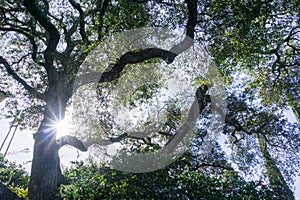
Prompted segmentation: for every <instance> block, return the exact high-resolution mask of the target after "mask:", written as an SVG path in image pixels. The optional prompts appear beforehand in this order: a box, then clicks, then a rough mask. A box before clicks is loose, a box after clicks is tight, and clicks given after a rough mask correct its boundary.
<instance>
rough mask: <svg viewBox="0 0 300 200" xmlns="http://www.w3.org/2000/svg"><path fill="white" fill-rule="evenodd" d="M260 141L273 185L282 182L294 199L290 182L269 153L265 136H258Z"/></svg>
mask: <svg viewBox="0 0 300 200" xmlns="http://www.w3.org/2000/svg"><path fill="white" fill-rule="evenodd" d="M258 142H259V147H260V151H261V153H262V155H263V157H264V163H265V167H266V170H267V175H268V179H269V182H270V184H271V185H276V184H280V185H282V186H283V187H284V188H285V189H286V190H287V192H288V194H289V197H290V198H291V199H294V196H293V192H292V191H291V189H290V188H289V186H288V184H287V183H286V182H285V180H284V178H283V176H282V174H281V172H280V170H279V169H278V167H277V165H276V163H275V161H274V160H273V158H272V156H271V155H270V153H269V150H268V146H267V144H266V141H265V140H264V138H263V137H260V136H258Z"/></svg>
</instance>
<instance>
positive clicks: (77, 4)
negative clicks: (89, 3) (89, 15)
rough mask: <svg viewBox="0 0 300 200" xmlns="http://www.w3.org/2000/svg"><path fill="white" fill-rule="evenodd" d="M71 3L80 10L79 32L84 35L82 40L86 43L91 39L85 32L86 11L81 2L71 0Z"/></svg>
mask: <svg viewBox="0 0 300 200" xmlns="http://www.w3.org/2000/svg"><path fill="white" fill-rule="evenodd" d="M69 2H70V4H71V5H72V6H73V8H75V9H76V10H77V11H78V12H79V32H80V35H81V37H82V40H83V41H84V42H86V43H89V40H88V38H87V36H86V32H85V22H84V13H83V10H82V8H81V6H80V4H79V3H76V2H75V1H74V0H69Z"/></svg>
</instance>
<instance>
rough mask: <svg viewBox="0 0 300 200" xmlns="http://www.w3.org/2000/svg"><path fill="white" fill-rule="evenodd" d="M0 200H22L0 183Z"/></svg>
mask: <svg viewBox="0 0 300 200" xmlns="http://www.w3.org/2000/svg"><path fill="white" fill-rule="evenodd" d="M0 200H24V199H23V198H21V197H19V196H18V195H17V194H16V193H14V192H12V191H10V190H9V189H8V188H7V187H6V186H5V185H4V184H3V183H1V182H0Z"/></svg>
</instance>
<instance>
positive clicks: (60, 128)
mask: <svg viewBox="0 0 300 200" xmlns="http://www.w3.org/2000/svg"><path fill="white" fill-rule="evenodd" d="M55 129H56V131H57V134H56V138H60V137H62V136H64V135H68V134H69V123H68V121H67V120H65V119H64V120H61V121H58V122H57V123H56V124H55Z"/></svg>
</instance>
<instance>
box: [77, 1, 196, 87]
mask: <svg viewBox="0 0 300 200" xmlns="http://www.w3.org/2000/svg"><path fill="white" fill-rule="evenodd" d="M186 3H187V8H188V22H187V25H186V37H185V39H184V40H183V41H181V42H180V43H179V44H177V45H174V46H173V47H172V48H171V49H170V50H169V51H167V50H163V49H159V48H148V49H144V50H139V51H136V52H127V53H125V54H123V55H122V56H121V58H120V59H119V60H118V61H117V62H116V63H115V64H114V65H113V66H112V68H111V70H109V71H106V72H92V73H88V74H84V75H81V76H80V77H78V78H77V79H78V80H77V83H78V85H76V86H74V88H75V90H76V89H77V88H78V87H80V86H82V85H85V84H89V83H96V82H97V81H98V83H103V82H110V81H113V80H115V79H117V78H118V77H120V75H121V72H122V71H123V69H124V68H125V66H126V65H127V64H136V63H140V62H144V61H146V60H149V59H152V58H161V59H163V60H164V61H166V63H167V64H170V63H172V62H173V61H174V59H175V57H176V56H177V55H179V54H180V53H182V52H184V51H185V50H187V49H188V48H190V47H191V46H192V45H193V44H194V40H193V38H194V31H195V26H196V24H197V1H196V0H187V1H186Z"/></svg>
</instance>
